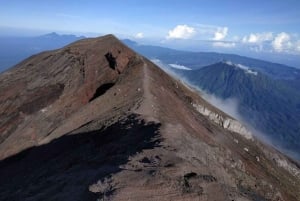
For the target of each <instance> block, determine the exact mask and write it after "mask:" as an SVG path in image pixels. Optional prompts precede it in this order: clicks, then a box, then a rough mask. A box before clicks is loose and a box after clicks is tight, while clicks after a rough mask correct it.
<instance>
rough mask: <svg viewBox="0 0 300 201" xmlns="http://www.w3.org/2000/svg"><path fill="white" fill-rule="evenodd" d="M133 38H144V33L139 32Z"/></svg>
mask: <svg viewBox="0 0 300 201" xmlns="http://www.w3.org/2000/svg"><path fill="white" fill-rule="evenodd" d="M135 38H144V33H142V32H139V33H137V34H136V35H135Z"/></svg>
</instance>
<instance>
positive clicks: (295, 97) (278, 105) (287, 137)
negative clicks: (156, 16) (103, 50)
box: [123, 40, 300, 159]
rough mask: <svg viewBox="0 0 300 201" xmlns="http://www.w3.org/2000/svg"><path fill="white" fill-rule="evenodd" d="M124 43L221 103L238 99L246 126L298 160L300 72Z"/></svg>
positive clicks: (228, 57) (224, 56) (263, 63)
mask: <svg viewBox="0 0 300 201" xmlns="http://www.w3.org/2000/svg"><path fill="white" fill-rule="evenodd" d="M123 42H124V43H126V44H127V45H128V46H130V47H131V48H133V49H134V50H136V51H137V52H139V53H140V54H142V55H144V56H146V57H148V58H150V59H152V60H153V61H154V62H155V63H156V64H158V65H159V66H161V67H162V68H164V69H166V70H167V71H171V72H173V73H176V74H177V76H178V77H179V78H184V79H185V80H186V81H187V82H189V83H190V84H192V85H193V86H196V87H199V88H200V89H202V90H204V91H206V92H208V93H211V94H214V95H216V96H217V97H219V98H221V99H230V98H234V99H236V100H237V101H238V102H239V106H238V110H239V111H238V112H239V113H240V115H241V116H242V118H243V119H244V120H245V122H247V123H248V124H249V125H250V126H252V127H253V128H255V129H257V130H258V131H260V132H263V133H264V134H265V136H264V137H266V138H268V140H271V141H272V143H273V144H275V145H276V146H280V147H281V148H282V149H284V150H286V151H288V152H290V153H293V156H294V157H297V158H298V159H300V151H299V150H300V92H299V88H300V70H299V69H297V68H293V67H289V66H286V65H282V64H276V63H271V62H267V61H262V60H257V59H252V58H248V57H242V56H239V55H233V54H221V53H213V52H211V53H207V52H185V51H178V50H172V49H168V48H162V47H158V46H146V45H139V44H137V43H135V42H133V41H130V40H124V41H123ZM295 155H296V156H295Z"/></svg>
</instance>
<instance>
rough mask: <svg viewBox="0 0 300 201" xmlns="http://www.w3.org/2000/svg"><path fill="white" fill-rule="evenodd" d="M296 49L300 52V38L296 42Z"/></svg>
mask: <svg viewBox="0 0 300 201" xmlns="http://www.w3.org/2000/svg"><path fill="white" fill-rule="evenodd" d="M296 51H297V52H300V40H298V41H297V43H296Z"/></svg>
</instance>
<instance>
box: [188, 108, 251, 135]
mask: <svg viewBox="0 0 300 201" xmlns="http://www.w3.org/2000/svg"><path fill="white" fill-rule="evenodd" d="M192 105H193V107H194V108H195V109H196V110H197V111H198V112H200V113H201V114H203V115H204V116H206V117H208V119H210V120H211V121H213V122H215V123H216V124H218V125H220V126H222V127H223V128H225V129H227V130H229V131H232V132H235V133H238V134H240V135H242V136H244V137H245V138H246V139H248V140H250V139H252V140H253V136H252V133H251V132H250V131H249V130H248V129H247V128H246V127H245V126H244V125H243V124H241V123H240V122H239V121H237V120H235V119H232V118H230V117H224V116H222V115H221V114H218V113H215V112H212V111H210V110H209V109H208V108H206V107H204V106H203V105H200V104H195V103H192Z"/></svg>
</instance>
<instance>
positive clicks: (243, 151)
mask: <svg viewBox="0 0 300 201" xmlns="http://www.w3.org/2000/svg"><path fill="white" fill-rule="evenodd" d="M0 91H1V94H0V111H1V113H0V119H1V121H0V137H1V138H0V139H1V140H0V143H1V144H0V159H1V161H0V183H1V185H0V200H28V201H29V200H97V199H98V200H300V193H299V186H300V170H299V164H297V162H295V161H293V160H292V159H289V158H287V157H286V156H284V155H283V154H281V153H280V152H278V151H276V150H275V149H273V148H272V147H269V146H267V145H265V144H263V143H261V142H259V141H258V140H257V139H256V138H255V137H254V136H253V135H252V134H251V132H250V131H248V130H247V128H246V127H245V126H243V125H242V124H241V123H239V122H238V121H236V120H235V119H234V118H232V117H230V116H229V115H227V114H225V113H224V112H222V111H220V110H218V109H216V108H214V107H213V106H211V105H210V104H209V103H208V102H206V101H205V100H204V99H202V98H201V96H200V95H199V94H198V93H197V92H196V91H194V90H193V89H190V88H189V87H188V86H185V85H184V84H183V83H181V82H180V81H178V80H176V79H174V78H172V77H171V76H169V75H168V74H166V73H165V72H164V71H162V70H161V69H160V68H158V67H157V66H155V65H154V64H153V63H151V62H150V61H149V60H147V59H145V58H143V57H142V56H140V55H138V54H136V53H135V52H133V51H132V50H130V49H129V48H128V47H126V46H125V45H124V44H122V43H121V42H120V41H119V40H118V39H116V38H115V37H114V36H112V35H107V36H104V37H100V38H94V39H83V40H80V41H77V42H75V43H72V44H70V45H68V46H66V47H64V48H62V49H58V50H55V51H49V52H43V53H40V54H38V55H34V56H32V57H30V58H28V59H26V60H25V61H23V62H21V63H20V64H18V65H16V66H15V67H13V68H12V69H10V70H8V71H6V72H4V73H2V74H1V75H0Z"/></svg>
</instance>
